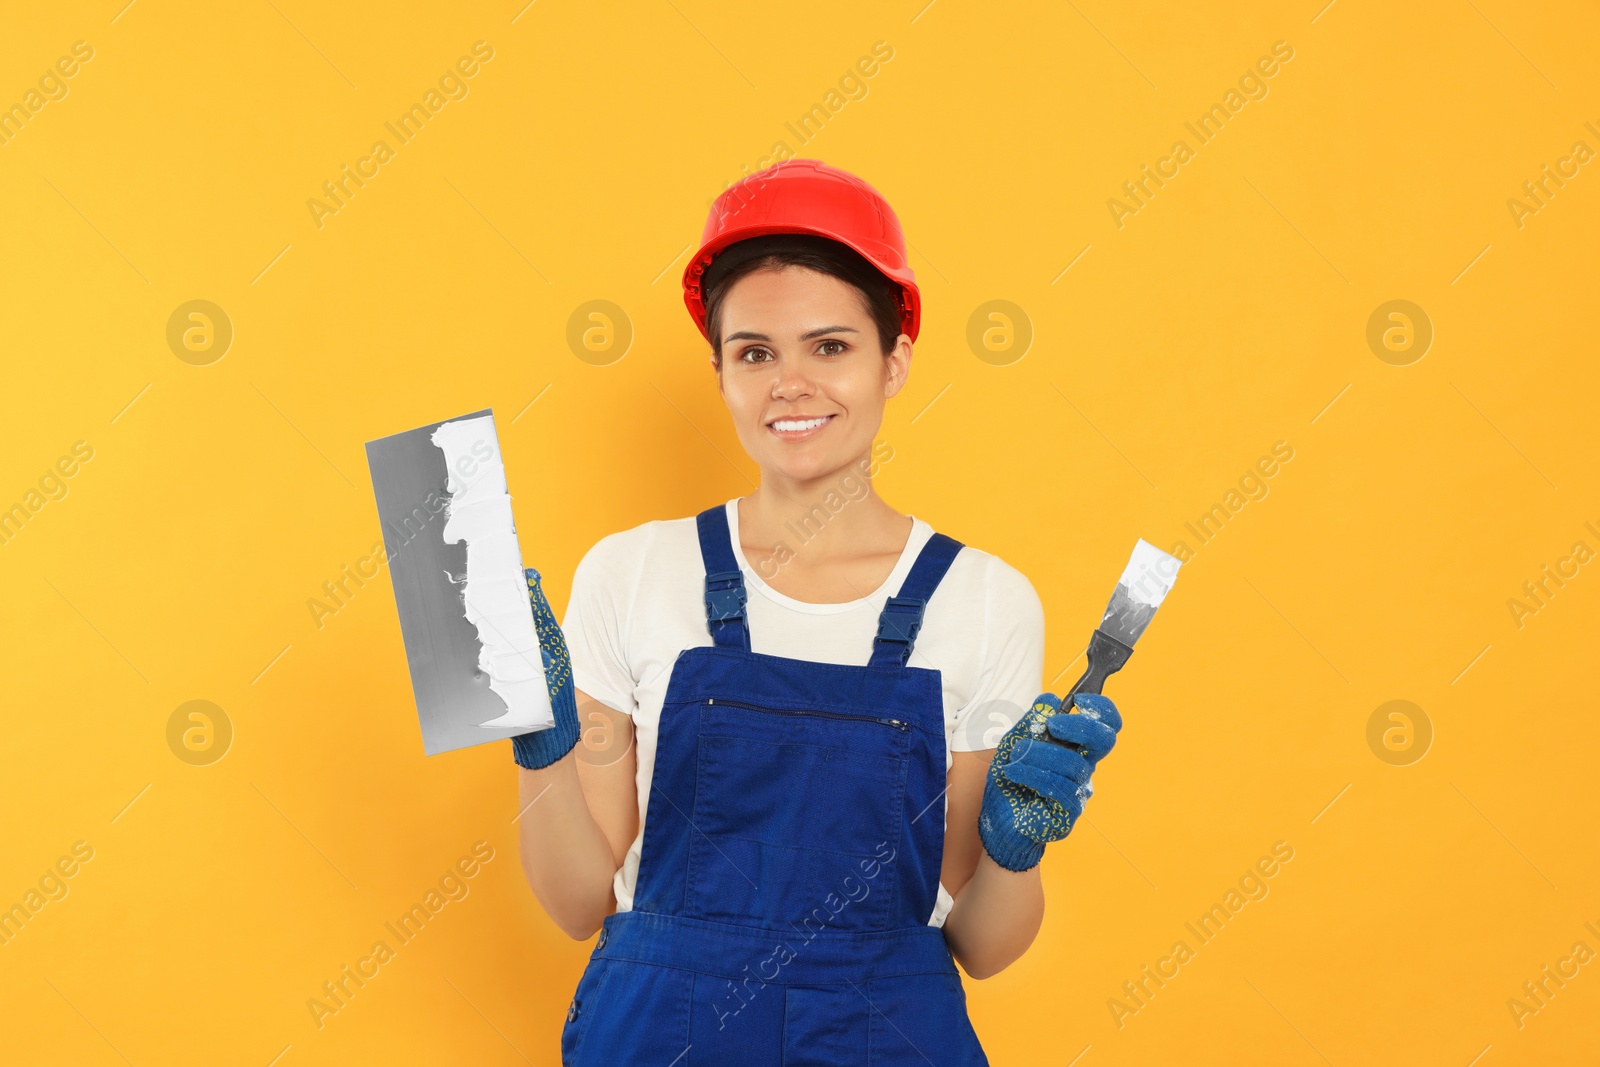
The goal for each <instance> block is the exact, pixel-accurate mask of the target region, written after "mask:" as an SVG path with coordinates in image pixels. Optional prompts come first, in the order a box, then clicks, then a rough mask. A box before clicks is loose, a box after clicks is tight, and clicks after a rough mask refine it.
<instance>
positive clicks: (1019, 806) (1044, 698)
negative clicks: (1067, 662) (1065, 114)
mask: <svg viewBox="0 0 1600 1067" xmlns="http://www.w3.org/2000/svg"><path fill="white" fill-rule="evenodd" d="M1071 704H1072V705H1073V710H1071V711H1066V712H1064V711H1062V708H1061V698H1060V697H1058V696H1056V695H1055V694H1054V693H1041V694H1040V695H1039V696H1038V697H1037V698H1036V699H1035V700H1034V702H1033V709H1032V710H1031V711H1029V712H1028V713H1027V714H1025V715H1023V716H1022V718H1020V719H1018V720H1017V722H1016V725H1014V726H1012V727H1011V729H1010V730H1008V731H1006V734H1005V736H1004V737H1002V738H1001V739H1000V744H999V745H998V746H997V747H996V748H995V753H994V760H993V761H992V762H991V763H990V764H989V777H988V780H987V781H986V782H985V783H984V787H983V806H982V808H981V809H980V810H979V813H978V838H979V840H981V841H982V842H983V848H984V851H985V852H987V853H988V854H989V856H990V858H991V859H993V860H994V861H995V862H996V863H998V864H999V865H1000V866H1002V867H1004V868H1005V869H1006V870H1008V871H1026V870H1029V869H1030V868H1032V867H1035V866H1037V865H1038V863H1039V861H1040V860H1041V859H1043V858H1044V846H1045V845H1047V844H1049V843H1050V842H1051V841H1059V840H1061V839H1062V838H1063V837H1066V836H1067V834H1069V833H1071V832H1072V827H1073V825H1074V824H1075V823H1076V822H1077V821H1078V817H1079V816H1080V815H1082V814H1083V805H1084V802H1085V801H1086V800H1088V799H1089V797H1090V796H1091V795H1093V793H1094V786H1093V785H1092V784H1091V783H1090V781H1089V777H1090V775H1091V774H1093V773H1094V769H1095V766H1096V765H1097V764H1098V763H1099V762H1100V761H1101V760H1102V759H1104V758H1105V757H1106V755H1107V754H1108V753H1109V752H1110V751H1111V748H1112V746H1113V745H1115V744H1116V743H1117V731H1118V730H1120V729H1122V716H1121V714H1119V713H1118V711H1117V708H1116V705H1115V704H1113V703H1112V702H1111V701H1110V699H1109V698H1107V697H1105V696H1102V695H1101V694H1099V693H1078V694H1075V695H1074V696H1073V697H1072V698H1071ZM1069 745H1072V746H1075V747H1070V748H1069V747H1068V746H1069Z"/></svg>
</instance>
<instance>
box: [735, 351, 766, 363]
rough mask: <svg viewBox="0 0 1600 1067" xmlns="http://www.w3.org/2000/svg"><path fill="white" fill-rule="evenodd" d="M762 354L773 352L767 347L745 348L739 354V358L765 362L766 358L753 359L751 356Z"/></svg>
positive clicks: (751, 361)
mask: <svg viewBox="0 0 1600 1067" xmlns="http://www.w3.org/2000/svg"><path fill="white" fill-rule="evenodd" d="M761 355H768V356H770V355H772V353H771V352H770V351H768V350H767V349H765V348H747V349H745V350H744V351H743V352H741V353H740V354H739V358H740V359H742V360H744V361H745V362H746V363H765V362H766V360H764V359H752V358H751V357H752V356H761Z"/></svg>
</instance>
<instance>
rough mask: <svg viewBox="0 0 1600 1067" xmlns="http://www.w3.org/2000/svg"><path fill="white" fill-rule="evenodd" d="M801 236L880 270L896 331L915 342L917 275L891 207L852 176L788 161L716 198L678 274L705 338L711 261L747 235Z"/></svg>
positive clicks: (686, 301) (806, 161) (811, 161)
mask: <svg viewBox="0 0 1600 1067" xmlns="http://www.w3.org/2000/svg"><path fill="white" fill-rule="evenodd" d="M775 233H804V234H813V235H815V236H818V237H827V238H830V239H832V240H835V241H838V242H839V243H841V244H844V245H848V246H849V247H851V248H853V249H855V250H856V251H857V252H859V253H861V255H862V256H864V257H865V258H866V260H867V261H868V262H869V263H871V264H872V265H873V266H874V267H876V268H878V270H879V271H881V272H882V273H883V275H884V276H885V277H886V278H888V279H889V280H890V281H891V282H892V283H894V285H895V287H896V288H897V290H898V294H899V301H898V303H899V305H900V327H901V329H902V330H904V331H905V333H906V334H907V335H908V336H909V337H910V338H911V339H912V340H913V341H915V340H916V339H917V330H918V328H919V327H920V326H921V324H922V298H921V295H920V294H919V293H918V292H917V281H916V278H917V276H916V274H915V273H914V272H913V271H912V270H911V267H910V265H909V264H908V263H907V262H906V240H905V235H904V234H902V233H901V232H900V220H899V219H897V218H896V217H895V214H894V211H893V209H891V208H890V207H889V202H888V201H887V200H885V199H884V198H883V197H882V196H880V195H879V194H878V191H877V190H876V189H874V188H873V187H872V186H870V185H868V184H867V183H866V182H864V181H862V180H861V179H860V178H857V177H856V176H855V175H854V174H850V173H848V172H847V171H842V170H840V169H839V168H837V167H830V166H828V165H827V164H826V163H822V162H819V161H818V160H815V159H786V160H784V161H782V162H781V163H774V164H773V165H772V166H770V167H768V168H767V169H766V170H764V171H761V172H759V173H757V174H752V175H750V176H749V177H747V178H743V179H741V180H739V181H737V182H735V183H734V184H732V185H730V186H729V187H728V188H727V189H725V190H723V192H722V195H721V196H719V197H717V199H716V201H715V203H713V204H712V205H711V215H710V217H708V218H707V219H706V229H705V233H704V234H702V235H701V238H700V251H698V252H696V253H695V254H694V256H693V258H691V259H690V260H689V265H688V267H686V268H684V272H683V302H684V304H686V305H687V306H688V308H689V315H690V317H691V318H693V319H694V323H695V325H696V326H698V327H700V333H701V334H703V335H704V336H705V338H706V340H708V341H709V340H711V335H710V334H709V333H707V332H706V304H705V294H704V293H703V292H702V291H701V287H700V279H701V276H702V275H704V274H705V271H706V268H707V267H708V266H710V264H711V260H712V259H713V258H714V257H715V256H716V255H717V253H719V252H721V251H722V250H723V249H725V248H727V247H728V246H729V245H731V244H733V243H735V242H737V241H743V240H745V239H746V238H749V237H762V236H765V235H767V234H775Z"/></svg>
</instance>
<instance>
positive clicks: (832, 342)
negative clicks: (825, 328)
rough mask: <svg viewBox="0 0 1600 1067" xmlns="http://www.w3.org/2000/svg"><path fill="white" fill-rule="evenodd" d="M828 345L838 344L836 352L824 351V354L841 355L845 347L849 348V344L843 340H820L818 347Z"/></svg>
mask: <svg viewBox="0 0 1600 1067" xmlns="http://www.w3.org/2000/svg"><path fill="white" fill-rule="evenodd" d="M829 345H838V346H839V350H838V351H837V352H824V353H823V354H824V355H831V356H838V355H843V354H844V352H845V350H846V349H847V348H849V346H848V345H846V344H845V343H844V342H843V341H824V342H822V344H821V346H820V347H822V348H827V347H828V346H829Z"/></svg>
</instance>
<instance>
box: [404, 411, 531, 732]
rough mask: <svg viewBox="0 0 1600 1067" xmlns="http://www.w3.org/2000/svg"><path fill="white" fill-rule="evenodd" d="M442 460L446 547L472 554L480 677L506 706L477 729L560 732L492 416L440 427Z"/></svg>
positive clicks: (467, 594) (467, 587) (468, 607)
mask: <svg viewBox="0 0 1600 1067" xmlns="http://www.w3.org/2000/svg"><path fill="white" fill-rule="evenodd" d="M429 439H430V440H431V441H432V442H433V443H434V444H435V445H436V446H438V448H439V450H440V451H442V452H443V453H444V459H445V468H446V470H447V471H448V472H449V475H450V480H449V484H448V486H447V488H448V489H449V492H450V503H449V511H448V513H447V515H448V518H447V519H446V521H445V524H444V541H445V543H446V544H457V543H459V542H462V541H465V542H466V546H467V576H466V581H465V583H464V584H463V585H462V607H463V610H464V612H465V614H466V617H467V621H468V622H470V623H471V624H472V625H473V627H474V628H475V629H476V630H477V632H478V669H479V670H481V671H483V673H484V674H486V675H488V676H489V688H490V690H491V691H492V692H493V693H494V694H495V695H496V696H498V697H499V698H500V699H501V700H502V701H503V702H504V703H505V706H506V711H505V714H503V715H501V716H499V717H498V718H494V719H490V720H489V721H488V722H485V723H479V725H480V726H486V727H492V728H495V729H500V728H504V727H512V728H523V727H530V728H535V729H537V728H542V727H546V726H552V725H554V724H555V714H554V712H553V711H552V709H551V707H550V692H549V689H548V688H547V685H546V682H545V675H544V660H543V657H542V654H541V653H540V651H539V636H538V632H537V631H536V630H535V629H534V625H533V608H532V606H531V605H530V604H529V602H528V585H527V580H526V578H525V577H524V575H523V570H522V553H521V551H520V549H519V548H518V547H517V530H516V526H515V524H514V523H513V521H512V516H511V496H510V494H509V493H508V492H507V491H506V471H505V465H504V464H503V463H502V462H501V460H500V445H499V440H498V438H497V437H496V436H495V432H494V416H492V415H480V416H478V417H476V418H470V419H457V420H455V421H454V422H446V423H441V424H440V425H439V427H438V428H437V429H435V430H434V431H433V434H432V435H431V436H430V438H429Z"/></svg>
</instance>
